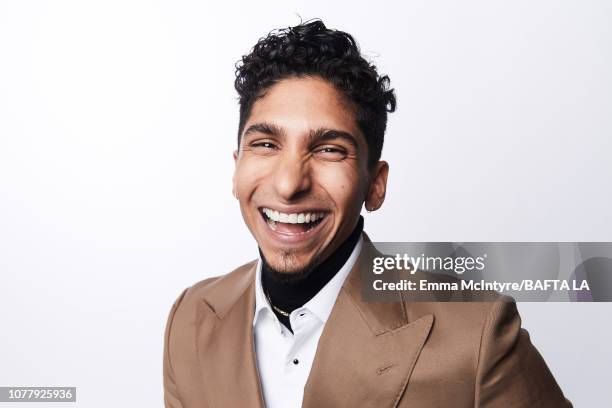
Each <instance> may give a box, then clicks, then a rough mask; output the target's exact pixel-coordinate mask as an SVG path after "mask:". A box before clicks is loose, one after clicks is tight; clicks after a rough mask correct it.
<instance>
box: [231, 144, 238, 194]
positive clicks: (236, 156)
mask: <svg viewBox="0 0 612 408" xmlns="http://www.w3.org/2000/svg"><path fill="white" fill-rule="evenodd" d="M232 156H233V157H234V174H233V175H232V195H233V196H234V197H236V198H238V195H237V194H236V162H237V161H238V150H234V152H233V153H232Z"/></svg>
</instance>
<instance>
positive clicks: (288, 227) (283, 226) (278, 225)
mask: <svg viewBox="0 0 612 408" xmlns="http://www.w3.org/2000/svg"><path fill="white" fill-rule="evenodd" d="M259 212H260V213H261V216H262V217H263V220H264V221H265V222H266V224H267V226H268V228H269V229H270V230H272V231H273V232H275V233H276V234H281V235H284V236H287V237H295V238H299V237H305V236H306V235H310V234H311V233H312V232H313V231H315V230H316V229H317V227H318V226H319V225H321V223H322V222H323V221H324V220H325V219H326V218H327V215H328V213H327V212H325V211H319V210H312V211H304V212H299V213H283V212H279V211H276V210H273V209H271V208H266V207H262V208H260V209H259Z"/></svg>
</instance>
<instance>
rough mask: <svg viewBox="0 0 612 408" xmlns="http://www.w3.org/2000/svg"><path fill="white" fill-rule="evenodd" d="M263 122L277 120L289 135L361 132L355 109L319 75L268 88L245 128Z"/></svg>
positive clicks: (275, 122)
mask: <svg viewBox="0 0 612 408" xmlns="http://www.w3.org/2000/svg"><path fill="white" fill-rule="evenodd" d="M260 122H266V123H273V124H274V125H276V126H278V127H280V128H283V129H284V130H285V131H286V133H288V134H305V133H307V132H309V131H311V130H312V129H318V128H330V129H336V130H343V131H346V132H349V133H351V134H353V135H355V136H356V137H359V135H361V132H360V131H359V129H358V126H357V122H356V119H355V113H354V109H353V108H352V107H351V105H350V103H349V102H348V101H347V100H346V98H345V97H344V95H342V93H341V92H339V91H338V90H337V89H336V88H335V87H334V86H333V85H332V84H330V83H329V82H328V81H326V80H324V79H321V78H317V77H303V78H290V79H284V80H281V81H279V82H278V83H276V84H275V85H274V86H272V87H271V88H270V89H268V90H267V91H266V92H265V94H264V96H262V97H261V98H259V99H258V100H257V101H256V102H255V103H254V104H253V107H252V110H251V115H250V116H249V120H248V121H247V123H246V126H245V129H246V128H248V126H249V125H251V124H254V123H260ZM362 137H363V136H362Z"/></svg>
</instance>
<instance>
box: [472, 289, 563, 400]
mask: <svg viewBox="0 0 612 408" xmlns="http://www.w3.org/2000/svg"><path fill="white" fill-rule="evenodd" d="M475 407H476V408H502V407H503V408H528V407H539V408H571V407H572V404H571V403H570V402H569V401H568V400H567V399H565V397H564V396H563V392H562V391H561V389H560V388H559V385H558V384H557V382H556V381H555V379H554V377H553V375H552V373H551V372H550V370H549V369H548V366H547V365H546V363H545V362H544V359H543V358H542V356H541V355H540V353H539V352H538V350H536V348H535V347H534V346H533V344H531V341H530V339H529V333H527V331H526V330H524V329H522V328H521V318H520V316H519V314H518V311H517V309H516V303H515V302H514V300H512V299H511V298H509V297H507V296H504V297H502V298H501V299H499V300H497V301H496V302H494V303H493V306H492V307H491V309H490V311H489V313H488V317H487V319H486V322H485V324H484V326H483V331H482V335H481V342H480V352H479V356H478V367H477V374H476V389H475Z"/></svg>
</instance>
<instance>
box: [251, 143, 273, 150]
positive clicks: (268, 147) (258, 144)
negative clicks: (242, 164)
mask: <svg viewBox="0 0 612 408" xmlns="http://www.w3.org/2000/svg"><path fill="white" fill-rule="evenodd" d="M251 146H252V147H261V148H263V149H274V148H276V145H274V143H272V142H256V143H252V144H251Z"/></svg>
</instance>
